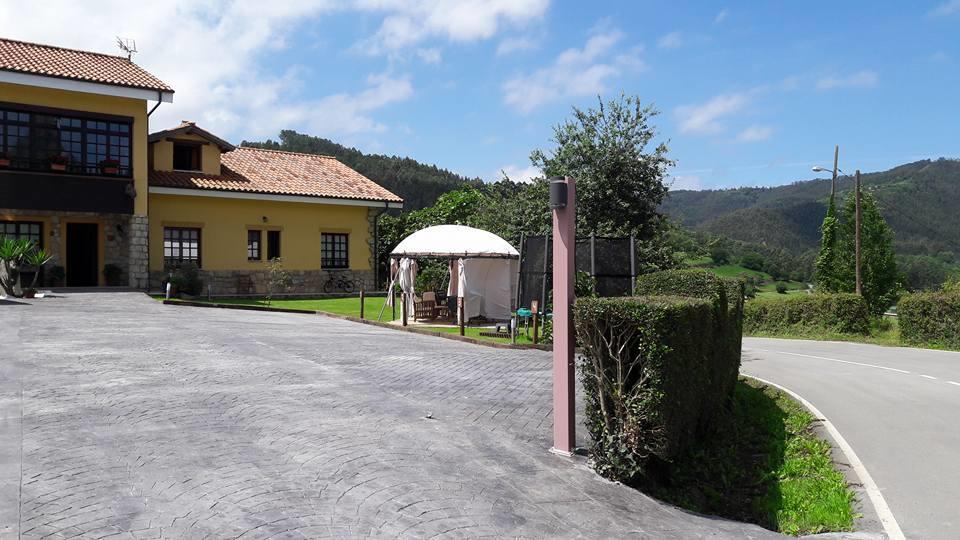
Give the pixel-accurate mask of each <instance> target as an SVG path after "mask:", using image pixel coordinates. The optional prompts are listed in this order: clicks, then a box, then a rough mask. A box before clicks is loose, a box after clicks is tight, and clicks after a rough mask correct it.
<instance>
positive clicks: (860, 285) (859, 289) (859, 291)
mask: <svg viewBox="0 0 960 540" xmlns="http://www.w3.org/2000/svg"><path fill="white" fill-rule="evenodd" d="M856 177H857V179H856V188H855V189H856V190H857V193H856V196H855V197H854V199H855V200H856V201H857V202H856V208H857V210H856V216H857V217H856V225H855V226H856V235H855V236H856V251H857V253H856V257H857V262H856V266H857V294H858V295H860V296H863V278H862V277H861V274H860V169H857V172H856Z"/></svg>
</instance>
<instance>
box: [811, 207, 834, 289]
mask: <svg viewBox="0 0 960 540" xmlns="http://www.w3.org/2000/svg"><path fill="white" fill-rule="evenodd" d="M839 225H840V224H839V222H838V220H837V208H836V203H835V202H834V198H833V196H831V197H830V204H829V205H828V206H827V215H826V216H825V217H824V218H823V225H821V226H820V233H821V235H822V236H821V240H820V252H819V253H818V254H817V261H816V271H815V276H814V277H815V279H816V282H817V285H818V286H819V287H820V288H822V289H824V290H827V291H836V290H840V284H839V283H838V281H837V279H838V276H837V227H838V226H839Z"/></svg>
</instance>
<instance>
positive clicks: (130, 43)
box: [117, 36, 137, 61]
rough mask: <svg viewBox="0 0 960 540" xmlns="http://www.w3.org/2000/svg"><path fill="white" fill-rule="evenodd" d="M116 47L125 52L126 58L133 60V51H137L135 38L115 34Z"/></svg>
mask: <svg viewBox="0 0 960 540" xmlns="http://www.w3.org/2000/svg"><path fill="white" fill-rule="evenodd" d="M117 47H120V50H121V51H123V52H125V53H127V60H131V61H132V60H133V53H135V52H137V40H135V39H127V38H122V37H120V36H117Z"/></svg>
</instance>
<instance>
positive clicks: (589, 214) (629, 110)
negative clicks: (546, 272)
mask: <svg viewBox="0 0 960 540" xmlns="http://www.w3.org/2000/svg"><path fill="white" fill-rule="evenodd" d="M657 114H658V112H657V111H656V110H655V109H653V108H652V107H649V106H643V104H642V103H641V102H640V99H639V98H638V97H633V96H622V95H621V96H620V98H619V99H617V100H612V101H608V102H604V101H603V100H600V104H599V106H598V107H597V108H595V109H594V108H590V109H587V110H581V109H578V108H576V107H574V109H573V118H572V119H569V120H566V121H564V122H563V123H561V124H560V125H558V126H556V127H554V130H553V141H554V142H555V143H556V147H555V148H554V149H553V150H551V151H549V152H544V151H543V150H535V151H534V152H533V153H532V154H531V155H530V160H531V161H532V162H533V164H534V165H535V166H537V167H538V168H540V170H541V171H543V174H544V176H546V177H551V176H572V177H574V178H575V179H576V180H577V233H578V234H582V235H587V234H598V235H611V236H626V235H629V234H636V235H637V237H638V238H640V239H653V238H655V237H657V236H658V235H659V234H660V233H661V232H662V230H663V216H662V215H661V214H660V212H659V210H658V209H659V206H660V203H661V202H663V198H664V196H666V194H667V186H666V185H664V183H663V178H664V176H665V175H666V172H667V168H668V167H671V166H672V165H673V164H674V162H673V160H671V159H669V158H668V157H667V146H666V144H664V143H661V144H658V145H657V146H656V147H654V148H652V149H648V148H647V147H648V145H650V144H651V142H652V140H653V138H654V137H655V136H656V130H655V129H654V127H653V125H652V123H651V122H652V120H653V118H654V117H655V116H656V115H657Z"/></svg>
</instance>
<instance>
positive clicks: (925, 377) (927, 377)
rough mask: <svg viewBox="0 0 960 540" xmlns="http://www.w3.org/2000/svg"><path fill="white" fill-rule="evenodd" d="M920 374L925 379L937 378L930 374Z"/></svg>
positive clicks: (933, 379)
mask: <svg viewBox="0 0 960 540" xmlns="http://www.w3.org/2000/svg"><path fill="white" fill-rule="evenodd" d="M920 376H921V377H923V378H924V379H930V380H932V381H935V380H937V378H936V377H931V376H929V375H920Z"/></svg>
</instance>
